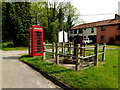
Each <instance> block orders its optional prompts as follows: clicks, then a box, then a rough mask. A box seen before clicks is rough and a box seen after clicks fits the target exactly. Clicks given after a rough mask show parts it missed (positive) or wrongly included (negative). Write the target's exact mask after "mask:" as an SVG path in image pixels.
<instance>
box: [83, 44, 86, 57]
mask: <svg viewBox="0 0 120 90" xmlns="http://www.w3.org/2000/svg"><path fill="white" fill-rule="evenodd" d="M85 46H86V43H84V55H83V56H84V57H85V56H86V51H85V49H86V48H85Z"/></svg>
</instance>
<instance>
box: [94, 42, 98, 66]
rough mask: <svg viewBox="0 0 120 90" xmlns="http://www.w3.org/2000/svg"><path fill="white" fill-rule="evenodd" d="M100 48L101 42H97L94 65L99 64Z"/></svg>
mask: <svg viewBox="0 0 120 90" xmlns="http://www.w3.org/2000/svg"><path fill="white" fill-rule="evenodd" d="M98 48H99V44H98V43H96V44H95V60H94V65H95V66H98Z"/></svg>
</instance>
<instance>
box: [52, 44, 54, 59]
mask: <svg viewBox="0 0 120 90" xmlns="http://www.w3.org/2000/svg"><path fill="white" fill-rule="evenodd" d="M52 52H53V58H55V42H53V43H52Z"/></svg>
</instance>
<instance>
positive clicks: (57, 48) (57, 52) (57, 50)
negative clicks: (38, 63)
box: [43, 42, 106, 71]
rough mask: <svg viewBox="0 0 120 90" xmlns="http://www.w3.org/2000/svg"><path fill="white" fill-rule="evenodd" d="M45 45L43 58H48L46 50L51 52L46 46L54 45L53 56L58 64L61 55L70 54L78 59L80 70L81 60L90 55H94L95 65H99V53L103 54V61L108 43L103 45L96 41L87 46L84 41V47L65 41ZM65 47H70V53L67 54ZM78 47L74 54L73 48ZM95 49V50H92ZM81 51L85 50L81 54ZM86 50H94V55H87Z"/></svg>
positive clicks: (77, 68) (77, 69)
mask: <svg viewBox="0 0 120 90" xmlns="http://www.w3.org/2000/svg"><path fill="white" fill-rule="evenodd" d="M43 46H44V50H43V59H44V60H45V59H46V52H49V51H47V50H46V49H45V47H46V46H52V52H49V53H52V58H54V59H55V60H56V64H59V57H60V56H62V57H65V56H68V57H70V58H75V59H76V68H75V70H76V71H79V70H80V60H84V59H87V58H90V57H94V65H95V66H98V55H100V54H102V61H104V60H105V48H106V44H105V43H104V44H103V45H99V44H98V43H96V44H95V45H94V46H92V47H86V44H85V43H84V45H83V47H80V44H77V45H76V47H73V46H72V43H69V44H68V46H65V44H64V43H63V44H62V45H59V44H58V43H55V42H53V43H52V44H45V43H44V44H43ZM99 47H102V51H99ZM60 48H61V49H62V54H60ZM65 48H67V49H68V51H69V54H66V53H65V52H64V51H65ZM74 48H75V49H76V55H75V56H74V55H73V54H72V50H73V49H74ZM91 49H93V50H91ZM80 51H83V55H82V56H80ZM86 51H91V52H94V55H89V56H86Z"/></svg>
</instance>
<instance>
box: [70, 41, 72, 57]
mask: <svg viewBox="0 0 120 90" xmlns="http://www.w3.org/2000/svg"><path fill="white" fill-rule="evenodd" d="M71 47H72V42H70V55H72V48H71ZM70 58H71V59H72V57H71V56H70Z"/></svg>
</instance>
